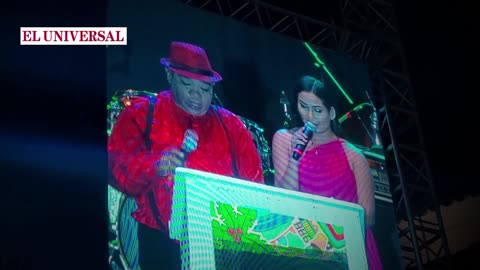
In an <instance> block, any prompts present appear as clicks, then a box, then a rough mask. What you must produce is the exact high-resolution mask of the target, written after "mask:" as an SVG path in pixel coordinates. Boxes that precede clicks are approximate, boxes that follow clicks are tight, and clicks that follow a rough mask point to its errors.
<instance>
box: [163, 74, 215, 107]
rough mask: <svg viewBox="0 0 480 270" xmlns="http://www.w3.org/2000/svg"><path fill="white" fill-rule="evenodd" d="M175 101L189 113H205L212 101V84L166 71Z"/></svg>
mask: <svg viewBox="0 0 480 270" xmlns="http://www.w3.org/2000/svg"><path fill="white" fill-rule="evenodd" d="M167 77H168V80H169V82H170V86H171V89H172V92H173V97H174V100H175V103H176V104H177V105H178V106H179V107H180V108H182V109H183V110H184V111H186V112H188V113H190V114H191V115H195V116H200V115H204V114H205V113H207V111H208V108H209V107H210V104H211V103H212V96H213V85H214V83H207V82H203V81H199V80H195V79H191V78H187V77H184V76H181V75H179V74H176V73H174V72H172V71H167Z"/></svg>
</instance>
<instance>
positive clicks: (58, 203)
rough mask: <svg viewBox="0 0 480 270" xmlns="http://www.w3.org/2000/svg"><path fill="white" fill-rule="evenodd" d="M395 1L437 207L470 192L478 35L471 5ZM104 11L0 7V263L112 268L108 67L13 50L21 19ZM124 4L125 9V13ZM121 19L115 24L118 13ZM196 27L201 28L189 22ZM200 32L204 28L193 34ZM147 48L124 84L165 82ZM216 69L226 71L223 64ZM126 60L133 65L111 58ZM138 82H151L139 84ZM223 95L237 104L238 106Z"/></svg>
mask: <svg viewBox="0 0 480 270" xmlns="http://www.w3.org/2000/svg"><path fill="white" fill-rule="evenodd" d="M399 2H401V5H399V7H400V9H399V11H398V14H399V21H400V26H401V27H400V32H401V34H402V38H403V40H404V43H405V47H406V54H407V60H408V63H409V67H410V72H411V74H412V80H413V83H414V87H415V90H416V96H417V98H418V106H419V110H420V111H421V114H420V116H421V121H422V123H423V124H424V125H423V127H424V131H425V134H426V136H427V138H426V139H427V146H428V150H429V153H430V156H431V161H432V165H433V168H432V169H433V170H434V174H435V176H436V181H437V182H436V184H437V185H436V186H437V187H438V188H439V189H440V191H441V192H440V195H442V197H443V198H444V200H443V201H444V202H445V203H449V202H452V200H453V199H458V200H461V199H462V198H464V196H465V194H478V190H479V189H478V184H476V182H477V181H475V179H476V175H477V172H476V171H475V170H474V168H475V162H476V161H475V159H474V158H468V157H465V156H464V154H465V149H467V150H469V149H470V151H471V149H474V150H475V151H471V152H473V153H476V148H475V147H478V144H477V143H475V136H474V134H473V135H471V133H470V132H471V130H473V128H475V119H476V117H477V116H476V115H477V114H476V113H475V110H476V109H475V108H476V107H475V99H473V98H471V95H472V91H473V92H474V90H475V89H476V88H475V85H476V84H472V81H470V80H472V79H473V78H475V76H473V75H472V73H471V72H472V71H473V70H471V66H472V65H468V63H469V62H470V61H471V62H472V63H473V59H474V57H473V56H472V55H473V51H474V48H472V47H471V46H468V45H467V44H473V43H472V41H471V38H472V35H473V34H474V33H475V32H474V30H473V29H474V28H473V27H474V25H475V24H474V20H473V18H474V16H473V14H469V12H468V11H470V12H473V10H475V9H474V8H473V7H468V8H467V7H466V5H464V4H462V5H460V3H459V2H455V4H453V3H451V2H449V3H447V1H440V2H438V1H437V2H436V3H435V4H433V3H424V2H421V3H420V2H419V1H399ZM139 6H141V5H140V4H139ZM135 8H136V7H135ZM162 8H163V7H162ZM144 9H145V8H144ZM106 10H107V2H106V1H102V0H95V1H89V0H85V1H69V2H65V1H54V0H49V1H42V2H38V1H30V0H29V1H25V0H23V1H16V2H15V3H10V4H9V5H5V6H4V7H3V8H2V10H1V11H0V13H1V15H2V16H0V22H2V23H1V24H0V29H1V30H2V43H1V47H2V50H0V54H1V57H2V58H1V59H2V61H0V79H1V81H2V83H3V84H2V86H3V92H2V93H3V95H2V99H1V100H2V105H1V106H0V123H1V126H0V148H1V149H2V151H0V164H1V170H0V179H1V187H0V192H1V196H0V202H1V204H0V205H1V207H0V210H1V213H2V218H1V221H0V225H1V233H0V263H1V264H0V269H22V270H23V269H50V270H51V269H62V270H63V269H108V266H107V245H106V243H107V240H108V239H107V216H106V215H105V211H106V203H107V202H106V179H107V173H106V167H107V159H106V154H105V144H106V138H107V137H106V133H105V130H106V128H107V127H106V121H105V119H106V116H107V115H106V111H105V104H107V103H108V101H109V99H110V96H106V92H107V82H106V76H107V73H106V71H107V69H109V70H110V69H111V68H112V67H111V66H110V65H108V66H107V64H106V59H107V49H105V48H104V47H100V46H95V47H88V46H82V47H80V46H20V45H19V29H20V27H22V26H36V27H40V26H45V27H47V26H57V27H58V26H65V27H67V26H105V25H107V19H106V13H107V12H106ZM133 10H135V9H133ZM130 11H131V10H123V11H122V13H123V15H124V16H125V15H128V13H129V12H130ZM155 12H156V13H158V14H159V15H158V16H157V17H151V18H150V19H149V20H148V22H146V23H145V24H144V25H143V26H142V27H144V29H147V28H149V29H150V28H156V26H155V22H156V21H157V20H159V19H160V20H161V18H159V17H160V16H161V13H162V12H161V9H160V10H157V11H151V13H155ZM311 13H315V11H314V10H312V11H311ZM126 17H128V16H126ZM138 19H140V20H141V19H142V18H141V16H140V17H139V18H138ZM117 20H118V23H119V24H122V22H121V18H118V19H117ZM179 20H183V21H185V20H187V19H186V18H181V19H180V18H179ZM217 20H218V21H219V22H220V19H217ZM220 23H225V21H221V22H220ZM112 26H114V25H112ZM171 27H172V24H167V25H166V27H165V28H167V29H169V28H171ZM192 27H195V28H200V26H198V25H188V28H189V29H191V28H192ZM207 30H208V29H206V28H201V29H200V33H204V32H206V31H207ZM165 31H167V30H165ZM179 31H180V30H177V32H179ZM129 33H131V30H130V29H129ZM163 34H164V33H160V32H157V33H156V34H155V35H156V36H158V37H159V38H160V37H161V36H162V35H163ZM165 41H166V39H165ZM132 42H134V41H132ZM129 44H130V45H133V43H129ZM154 45H155V44H152V45H151V47H152V50H153V49H155V50H157V51H155V52H154V53H155V55H152V56H151V57H148V59H147V61H152V64H151V66H152V67H154V68H153V69H145V70H146V72H148V73H149V74H151V75H152V76H147V74H145V76H144V77H143V79H142V83H145V84H144V85H139V84H133V83H132V84H131V85H129V87H141V86H143V87H148V88H150V87H153V88H155V89H159V88H161V87H165V83H166V81H164V79H163V78H164V77H163V76H164V75H163V72H162V71H161V69H158V66H157V64H158V58H159V57H160V56H164V54H165V53H166V52H167V46H168V45H167V44H166V43H161V44H160V42H158V44H157V45H158V46H157V47H155V48H153V46H154ZM127 48H128V46H127ZM214 48H215V47H214ZM111 49H112V50H122V48H121V47H110V48H108V53H109V54H110V53H112V52H111ZM124 49H125V48H124ZM128 53H129V50H128V49H127V50H126V51H125V54H128ZM212 53H214V52H210V54H212ZM211 57H215V56H214V55H211ZM124 60H126V59H124ZM467 62H468V63H467ZM214 64H215V66H216V67H217V68H219V69H220V71H222V72H224V71H223V70H221V68H222V67H221V66H220V65H221V63H214ZM125 66H126V67H128V66H129V65H123V64H119V65H117V67H118V68H125ZM292 70H293V69H292ZM292 70H291V71H290V72H292ZM224 75H226V74H224ZM291 75H292V76H291V77H292V78H293V77H295V76H293V75H294V74H291ZM118 76H127V75H126V74H123V75H121V74H120V75H118ZM157 76H158V77H157ZM145 80H151V81H150V83H149V84H148V85H147V84H146V82H148V81H145ZM154 80H155V81H154ZM348 81H350V79H348V80H345V82H343V83H348ZM268 85H272V83H268ZM219 86H220V87H222V86H221V85H219ZM115 87H122V88H123V87H124V86H123V85H118V86H115ZM115 87H114V88H111V87H110V88H108V89H109V90H108V91H114V90H116V89H115ZM219 89H220V88H219ZM280 89H284V88H283V85H281V87H279V88H274V90H272V91H274V94H278V91H280ZM472 89H473V90H472ZM110 94H111V93H110ZM222 98H223V97H222ZM272 99H273V97H272ZM275 99H276V98H275ZM224 101H225V103H226V105H227V106H228V107H230V108H231V109H232V110H233V109H234V107H232V106H233V105H234V104H233V105H232V104H229V103H227V100H224ZM272 104H273V105H275V104H274V103H272ZM278 108H279V107H278ZM235 110H237V109H235ZM238 113H243V112H242V111H240V110H239V112H238ZM259 121H260V120H259ZM472 136H473V138H472ZM460 139H465V140H466V141H468V144H467V145H465V144H464V141H465V140H463V141H460ZM7 150H8V151H7ZM46 164H47V165H46ZM477 178H478V177H477ZM380 212H381V211H379V215H381V214H380ZM388 213H389V214H390V213H391V212H390V210H388ZM377 226H378V225H377ZM377 228H378V227H377ZM387 230H388V231H390V232H391V229H390V228H388V229H387ZM392 235H394V234H392ZM385 239H388V238H387V237H386V238H385ZM387 241H388V240H385V242H387ZM477 250H478V247H477ZM472 251H473V249H471V251H468V252H465V254H468V255H467V256H464V257H462V258H461V259H458V260H456V262H458V263H460V264H461V265H465V266H466V265H469V263H472V262H475V261H474V258H475V254H477V253H478V252H472Z"/></svg>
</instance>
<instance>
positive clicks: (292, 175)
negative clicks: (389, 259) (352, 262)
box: [272, 76, 383, 270]
mask: <svg viewBox="0 0 480 270" xmlns="http://www.w3.org/2000/svg"><path fill="white" fill-rule="evenodd" d="M297 88H298V89H296V90H297V92H296V105H297V108H298V114H299V116H300V118H301V120H302V121H303V122H304V123H306V122H310V123H311V124H313V126H312V128H311V129H312V130H314V132H313V136H312V138H311V139H310V140H308V139H307V135H305V133H304V131H305V127H300V128H293V129H291V130H286V129H282V130H278V131H277V132H276V133H275V135H274V137H273V141H272V159H273V165H274V168H275V185H276V186H278V187H282V188H286V189H292V190H298V191H301V192H306V193H311V194H317V195H320V196H324V197H333V198H335V199H338V200H343V201H347V202H352V203H356V204H359V205H361V206H362V207H363V209H364V210H365V224H366V228H367V231H366V252H367V258H368V264H369V269H370V270H379V269H383V267H382V263H381V260H380V256H379V253H378V250H377V246H376V243H375V239H374V236H373V233H372V230H371V227H372V226H373V225H374V223H375V198H374V186H373V179H372V176H371V173H370V168H369V166H368V163H367V160H366V159H365V157H364V156H363V155H362V153H361V152H360V151H359V150H358V149H357V148H356V147H355V146H353V145H352V144H350V143H349V142H348V141H346V140H344V139H342V138H340V137H338V136H337V134H336V133H335V126H336V123H337V121H336V116H337V115H336V112H335V107H334V105H333V104H334V97H335V96H336V95H335V94H336V89H328V88H327V87H325V84H324V83H323V82H322V81H320V80H318V79H315V78H313V77H310V76H304V77H302V78H301V80H300V85H299V86H298V87H297ZM311 124H308V125H311ZM307 133H308V132H307ZM299 144H300V145H306V147H305V150H304V151H298V150H297V152H298V154H299V156H300V158H299V159H298V160H296V159H295V158H293V155H292V152H293V151H294V149H295V146H296V145H299Z"/></svg>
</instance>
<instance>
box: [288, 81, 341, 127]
mask: <svg viewBox="0 0 480 270" xmlns="http://www.w3.org/2000/svg"><path fill="white" fill-rule="evenodd" d="M297 108H298V112H299V114H300V117H301V118H302V121H303V122H304V123H305V122H310V123H312V124H314V125H315V127H316V128H317V133H323V132H326V131H329V130H331V127H330V120H331V119H332V118H331V117H332V113H333V114H334V110H333V108H330V109H328V108H327V107H325V105H324V104H323V101H322V100H321V99H320V98H318V97H317V96H316V95H315V94H313V93H310V92H306V91H302V92H300V93H298V103H297Z"/></svg>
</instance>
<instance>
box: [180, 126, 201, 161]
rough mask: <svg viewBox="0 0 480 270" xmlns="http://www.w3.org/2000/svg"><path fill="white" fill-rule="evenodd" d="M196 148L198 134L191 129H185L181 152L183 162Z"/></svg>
mask: <svg viewBox="0 0 480 270" xmlns="http://www.w3.org/2000/svg"><path fill="white" fill-rule="evenodd" d="M197 146H198V134H197V133H196V132H195V131H194V130H193V129H187V130H186V131H185V136H184V138H183V143H182V148H181V149H180V151H182V153H183V155H184V160H187V157H188V155H189V154H190V153H191V152H193V151H195V150H196V149H197Z"/></svg>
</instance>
